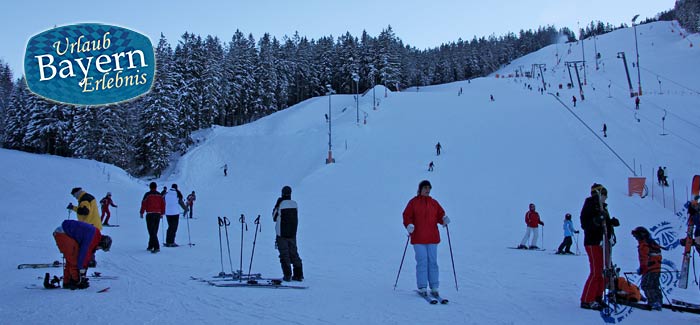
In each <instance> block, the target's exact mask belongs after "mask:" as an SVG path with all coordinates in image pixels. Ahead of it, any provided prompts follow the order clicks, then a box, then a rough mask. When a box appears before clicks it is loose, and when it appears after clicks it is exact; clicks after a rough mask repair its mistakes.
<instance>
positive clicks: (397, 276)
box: [394, 234, 411, 290]
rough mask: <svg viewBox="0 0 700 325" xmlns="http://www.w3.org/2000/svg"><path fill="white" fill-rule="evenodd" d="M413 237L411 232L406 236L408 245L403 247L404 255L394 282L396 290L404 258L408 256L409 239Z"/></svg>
mask: <svg viewBox="0 0 700 325" xmlns="http://www.w3.org/2000/svg"><path fill="white" fill-rule="evenodd" d="M410 239H411V234H408V235H407V236H406V245H405V246H404V247H403V255H401V264H399V273H397V274H396V282H394V290H396V285H397V284H398V283H399V275H401V268H402V267H403V260H404V258H405V257H406V249H407V248H408V241H409V240H410Z"/></svg>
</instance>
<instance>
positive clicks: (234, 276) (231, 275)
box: [212, 271, 262, 280]
mask: <svg viewBox="0 0 700 325" xmlns="http://www.w3.org/2000/svg"><path fill="white" fill-rule="evenodd" d="M261 277H262V274H260V273H251V274H242V273H241V271H237V272H236V273H224V272H220V273H219V274H217V275H215V276H212V278H230V279H235V280H238V279H239V278H243V279H249V278H253V279H260V278H261Z"/></svg>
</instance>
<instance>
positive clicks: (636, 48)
mask: <svg viewBox="0 0 700 325" xmlns="http://www.w3.org/2000/svg"><path fill="white" fill-rule="evenodd" d="M637 18H639V14H637V15H634V17H632V27H633V28H634V49H635V51H636V52H637V82H638V83H639V89H638V92H637V95H638V96H641V95H642V76H641V73H640V72H639V46H638V45H637V25H635V24H634V22H635V21H636V20H637Z"/></svg>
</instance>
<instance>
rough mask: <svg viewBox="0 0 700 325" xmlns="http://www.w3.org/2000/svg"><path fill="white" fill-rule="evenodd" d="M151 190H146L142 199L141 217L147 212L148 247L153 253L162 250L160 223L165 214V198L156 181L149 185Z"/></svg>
mask: <svg viewBox="0 0 700 325" xmlns="http://www.w3.org/2000/svg"><path fill="white" fill-rule="evenodd" d="M148 187H149V188H150V191H149V192H146V194H144V196H143V200H141V218H143V213H144V212H145V213H146V228H147V229H148V248H147V250H148V251H149V252H151V253H158V252H160V243H158V225H159V224H160V219H161V218H162V217H163V215H164V214H165V199H164V198H163V195H161V194H160V192H158V185H157V184H156V182H151V184H149V185H148Z"/></svg>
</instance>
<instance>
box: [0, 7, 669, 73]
mask: <svg viewBox="0 0 700 325" xmlns="http://www.w3.org/2000/svg"><path fill="white" fill-rule="evenodd" d="M673 4H674V0H641V1H640V0H636V1H633V0H615V1H604V0H587V1H578V0H576V1H570V0H529V1H520V0H517V1H515V0H491V1H447V0H432V1H415V0H405V1H370V0H356V1H335V0H298V1H273V0H256V1H249V0H235V1H212V0H200V1H196V2H195V1H179V0H174V1H160V0H158V1H144V0H122V1H118V2H115V1H94V0H92V1H86V0H79V1H46V0H38V1H11V2H10V3H6V4H3V11H4V13H3V14H2V19H0V41H1V42H0V59H2V60H3V61H5V62H7V63H9V64H10V66H11V67H12V69H13V71H14V73H15V75H19V74H20V71H21V69H22V60H23V56H24V50H25V46H26V43H27V40H29V38H30V37H32V36H33V35H35V34H38V33H40V32H42V31H44V30H46V29H49V28H52V27H53V26H61V25H68V24H73V23H85V22H98V23H105V24H113V25H119V26H123V27H127V28H130V29H133V30H136V31H139V32H141V33H144V34H146V35H147V36H149V37H150V38H151V40H152V42H154V44H155V43H156V42H157V40H158V38H159V36H160V33H161V32H162V33H164V34H165V36H166V37H167V38H168V40H169V41H170V43H171V44H173V45H174V44H176V43H177V40H178V39H179V38H180V35H182V34H183V33H184V32H185V31H189V32H194V33H196V34H199V35H203V36H204V35H207V34H211V35H215V36H218V37H219V38H220V39H222V40H223V41H228V40H230V38H231V36H232V35H233V32H234V31H235V30H236V29H240V30H241V31H243V32H244V33H246V34H248V33H252V34H253V36H254V37H255V38H256V39H259V38H260V36H261V35H262V34H263V33H265V32H268V33H270V34H271V35H273V36H276V37H278V38H282V37H283V36H284V35H285V34H286V35H292V34H293V33H294V32H295V31H298V32H299V34H300V35H303V36H307V37H309V38H314V39H316V38H319V37H320V36H324V35H333V36H338V35H340V34H343V33H345V32H346V31H349V32H350V33H351V34H353V35H355V36H359V35H360V34H361V33H362V31H363V30H367V32H368V33H369V34H370V35H373V36H376V35H378V34H379V33H380V32H381V30H382V29H384V28H386V26H387V25H391V26H392V28H393V29H394V32H395V33H396V35H397V36H398V37H399V38H401V39H402V40H403V41H404V43H406V44H410V45H413V46H415V47H418V48H430V47H435V46H438V45H440V44H441V43H444V42H450V41H456V40H457V39H459V38H462V39H465V40H470V39H471V38H473V37H474V36H477V37H481V36H488V35H491V34H495V35H496V36H499V35H503V34H505V33H507V32H510V31H512V32H515V33H517V32H518V31H519V30H521V29H536V28H537V27H538V26H544V25H548V24H552V25H555V26H556V27H557V28H561V27H564V26H566V27H569V28H572V29H576V27H577V23H578V22H580V23H581V24H582V25H583V24H586V23H588V22H590V21H592V20H600V21H603V22H610V23H612V24H615V25H618V24H620V23H623V22H625V23H628V24H629V22H630V19H631V18H632V17H633V16H634V15H635V14H640V15H641V17H653V16H654V15H656V14H657V13H659V12H661V11H664V10H668V9H671V8H673Z"/></svg>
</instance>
